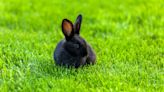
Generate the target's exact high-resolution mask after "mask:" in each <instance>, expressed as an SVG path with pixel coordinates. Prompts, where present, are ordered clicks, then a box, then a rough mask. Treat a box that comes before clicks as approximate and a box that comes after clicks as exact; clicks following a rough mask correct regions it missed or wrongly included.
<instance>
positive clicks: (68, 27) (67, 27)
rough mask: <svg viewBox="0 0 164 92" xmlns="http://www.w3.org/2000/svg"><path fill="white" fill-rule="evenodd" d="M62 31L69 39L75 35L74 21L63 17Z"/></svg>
mask: <svg viewBox="0 0 164 92" xmlns="http://www.w3.org/2000/svg"><path fill="white" fill-rule="evenodd" d="M62 31H63V34H64V35H65V38H66V40H69V39H70V38H71V37H72V36H73V35H74V31H73V24H72V22H71V21H69V20H68V19H63V21H62Z"/></svg>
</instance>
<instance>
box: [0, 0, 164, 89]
mask: <svg viewBox="0 0 164 92" xmlns="http://www.w3.org/2000/svg"><path fill="white" fill-rule="evenodd" d="M78 14H82V15H83V22H82V27H81V36H82V37H83V38H85V39H86V41H87V42H88V43H89V44H90V45H91V46H92V47H93V49H94V50H95V52H96V55H97V60H96V61H97V63H96V64H95V65H91V66H85V67H81V68H79V69H68V68H64V67H59V66H56V65H55V64H54V60H53V52H54V49H55V47H56V45H57V43H58V42H59V41H60V40H61V39H63V38H64V36H63V34H62V31H61V22H62V19H64V18H68V19H70V20H71V21H73V22H74V21H75V19H76V17H77V15H78ZM0 90H1V92H13V91H15V92H31V91H33V92H35V91H37V92H38V91H39V92H42V91H43V92H44V91H52V92H61V91H62V92H75V91H76V92H77V91H78V92H85V91H86V92H97V91H98V92H110V91H112V92H118V91H126V92H149V91H150V92H162V91H164V1H163V0H85V1H83V0H76V1H73V0H0Z"/></svg>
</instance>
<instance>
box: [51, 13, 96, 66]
mask: <svg viewBox="0 0 164 92" xmlns="http://www.w3.org/2000/svg"><path fill="white" fill-rule="evenodd" d="M81 22H82V15H79V16H78V17H77V19H76V22H75V24H72V22H71V21H69V20H68V19H63V21H62V32H63V34H64V36H65V39H63V40H61V41H60V42H59V43H58V45H57V47H56V49H55V52H54V60H55V62H56V64H57V65H64V66H67V67H69V66H71V67H75V68H78V67H80V66H83V65H85V64H94V63H95V62H96V55H95V53H94V51H93V50H92V48H91V46H90V45H89V44H88V43H87V42H86V41H85V40H84V39H83V38H82V37H80V35H79V33H80V27H81Z"/></svg>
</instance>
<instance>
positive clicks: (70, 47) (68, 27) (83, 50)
mask: <svg viewBox="0 0 164 92" xmlns="http://www.w3.org/2000/svg"><path fill="white" fill-rule="evenodd" d="M81 22H82V16H81V15H79V16H78V17H77V19H76V22H75V23H74V24H72V22H71V21H70V20H68V19H63V21H62V32H63V34H64V36H65V43H64V45H63V46H64V49H65V50H66V51H67V52H68V53H70V54H71V55H72V56H75V57H85V56H87V43H86V41H85V40H84V39H83V38H82V37H80V26H81Z"/></svg>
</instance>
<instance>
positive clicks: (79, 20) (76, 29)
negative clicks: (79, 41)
mask: <svg viewBox="0 0 164 92" xmlns="http://www.w3.org/2000/svg"><path fill="white" fill-rule="evenodd" d="M81 22H82V15H81V14H80V15H79V16H78V17H77V19H76V22H75V24H74V30H75V34H79V33H80V27H81Z"/></svg>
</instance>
